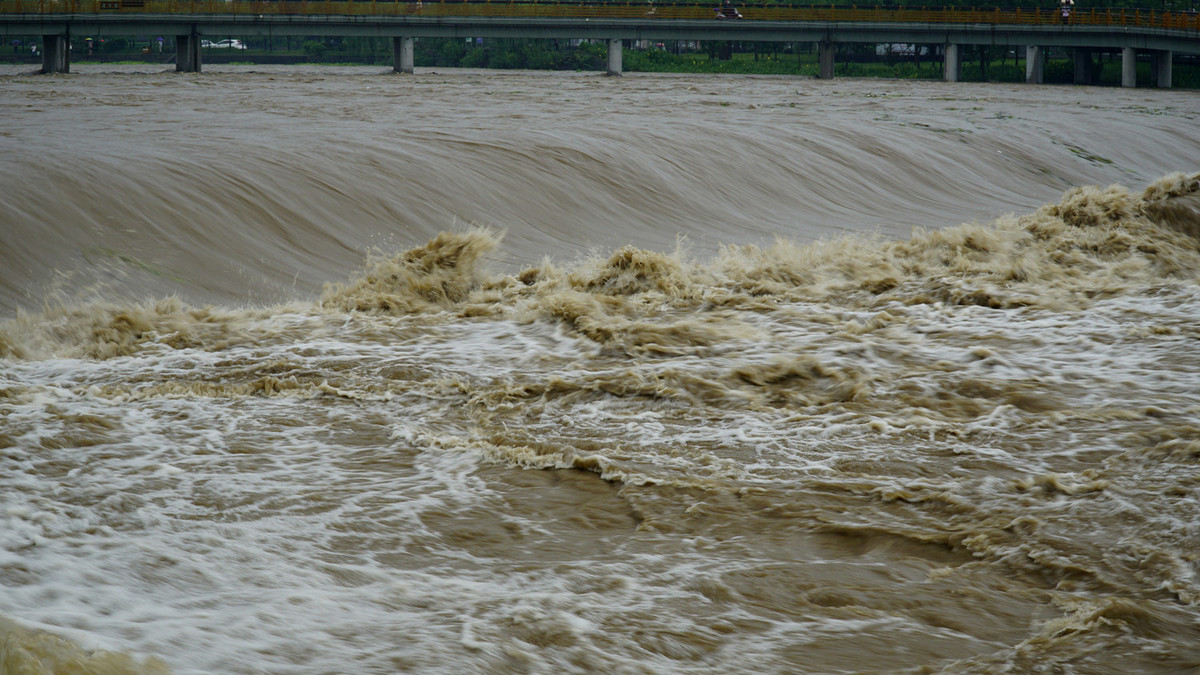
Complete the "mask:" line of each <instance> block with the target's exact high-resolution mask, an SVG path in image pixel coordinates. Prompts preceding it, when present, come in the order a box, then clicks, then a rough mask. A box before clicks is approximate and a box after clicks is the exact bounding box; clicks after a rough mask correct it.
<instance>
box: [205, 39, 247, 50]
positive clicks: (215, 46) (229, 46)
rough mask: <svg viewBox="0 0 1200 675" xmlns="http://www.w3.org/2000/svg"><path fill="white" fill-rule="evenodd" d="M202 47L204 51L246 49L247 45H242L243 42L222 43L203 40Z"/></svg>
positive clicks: (228, 41)
mask: <svg viewBox="0 0 1200 675" xmlns="http://www.w3.org/2000/svg"><path fill="white" fill-rule="evenodd" d="M200 47H201V48H203V49H245V48H246V45H244V44H242V41H241V40H221V41H220V42H212V41H210V40H201V41H200Z"/></svg>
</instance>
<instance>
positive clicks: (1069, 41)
mask: <svg viewBox="0 0 1200 675" xmlns="http://www.w3.org/2000/svg"><path fill="white" fill-rule="evenodd" d="M714 9H715V3H714V6H704V5H696V4H674V3H665V4H664V3H657V2H653V1H648V2H640V3H635V2H614V3H609V2H595V1H588V0H584V1H583V2H571V3H568V2H537V1H531V0H513V1H497V2H492V1H475V0H437V1H434V2H425V1H407V0H406V1H403V2H402V1H399V0H358V1H348V0H311V1H309V0H0V35H3V36H5V37H7V36H12V35H40V36H42V72H44V73H65V72H69V71H70V46H69V45H70V37H71V36H72V35H106V36H117V35H173V36H175V49H176V59H175V63H176V69H177V70H179V71H186V72H200V70H201V66H202V51H201V48H200V44H201V40H202V39H206V38H209V37H213V38H218V39H219V37H225V36H230V35H233V36H242V37H252V36H261V37H272V36H305V35H340V36H346V37H384V38H391V39H392V45H393V55H394V60H393V66H394V69H395V70H396V71H397V72H401V73H411V72H412V71H413V40H414V39H417V38H459V39H462V38H468V37H470V38H568V39H590V40H598V41H603V42H605V43H607V45H608V63H607V72H608V74H609V75H619V74H621V70H622V44H623V41H626V40H656V41H661V40H688V41H704V40H746V41H758V42H793V43H794V42H804V43H816V44H817V45H818V51H817V53H818V64H819V67H818V76H819V77H821V78H832V77H833V71H834V57H835V54H836V46H837V45H839V44H848V43H875V44H882V43H902V44H922V45H941V46H942V53H943V59H944V69H943V73H944V79H945V80H947V81H951V82H956V81H959V79H960V77H961V73H962V56H961V54H962V47H964V46H968V45H988V46H1003V47H1008V48H1013V49H1020V48H1024V49H1025V56H1026V80H1027V81H1028V82H1030V83H1040V82H1041V81H1042V71H1043V62H1042V58H1043V57H1042V55H1043V53H1044V52H1043V50H1044V49H1045V48H1060V49H1069V50H1074V53H1075V56H1076V58H1075V73H1074V75H1075V82H1077V83H1089V82H1091V78H1092V73H1091V72H1090V69H1091V66H1092V60H1091V54H1092V52H1094V51H1097V50H1104V51H1117V52H1120V53H1121V57H1122V58H1121V66H1122V69H1121V83H1122V86H1126V87H1135V86H1137V77H1136V72H1137V71H1136V63H1137V58H1138V55H1139V54H1145V55H1149V56H1150V58H1151V65H1152V72H1153V78H1152V79H1154V80H1155V82H1156V83H1157V85H1158V86H1159V87H1170V86H1171V67H1172V63H1173V58H1174V55H1175V54H1177V53H1178V54H1200V17H1198V16H1197V14H1196V13H1195V12H1167V11H1156V10H1147V9H1120V8H1113V9H1103V8H1102V9H1086V10H1075V11H1073V12H1072V13H1071V14H1070V16H1069V17H1068V19H1067V20H1066V21H1063V20H1062V17H1061V16H1060V15H1059V13H1058V12H1057V11H1056V10H1054V9H1019V8H1016V9H999V8H996V9H977V8H976V9H972V8H949V7H948V8H938V9H926V8H915V7H904V8H896V7H888V8H884V7H873V8H859V7H846V6H841V7H834V6H828V7H817V6H804V7H800V6H787V5H739V6H738V10H739V11H740V13H741V15H742V16H741V18H740V19H736V20H733V19H723V18H720V17H718V16H717V14H716V13H715V12H714Z"/></svg>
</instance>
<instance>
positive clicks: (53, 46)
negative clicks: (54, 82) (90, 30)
mask: <svg viewBox="0 0 1200 675" xmlns="http://www.w3.org/2000/svg"><path fill="white" fill-rule="evenodd" d="M42 72H43V73H46V74H50V73H69V72H71V52H70V41H69V40H67V36H66V35H43V36H42Z"/></svg>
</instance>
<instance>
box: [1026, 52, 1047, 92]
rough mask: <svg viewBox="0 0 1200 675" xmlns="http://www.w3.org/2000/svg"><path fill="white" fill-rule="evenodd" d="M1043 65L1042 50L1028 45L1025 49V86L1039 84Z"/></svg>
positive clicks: (1043, 68)
mask: <svg viewBox="0 0 1200 675" xmlns="http://www.w3.org/2000/svg"><path fill="white" fill-rule="evenodd" d="M1044 66H1045V64H1044V63H1042V48H1041V47H1035V46H1033V45H1029V46H1028V47H1026V48H1025V82H1026V84H1041V83H1042V72H1043V71H1044V70H1045V67H1044Z"/></svg>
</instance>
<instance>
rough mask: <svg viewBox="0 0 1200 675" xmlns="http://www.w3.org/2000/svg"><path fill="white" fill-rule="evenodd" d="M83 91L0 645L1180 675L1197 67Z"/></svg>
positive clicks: (6, 264)
mask: <svg viewBox="0 0 1200 675" xmlns="http://www.w3.org/2000/svg"><path fill="white" fill-rule="evenodd" d="M73 71H74V72H73V73H72V74H70V75H55V76H41V75H35V74H33V73H31V72H30V70H29V68H28V67H27V66H8V67H3V68H2V69H0V151H2V152H0V157H2V158H3V160H2V161H0V185H2V186H3V189H2V190H0V672H4V673H16V672H22V673H24V672H34V673H40V672H66V671H61V670H59V671H56V670H55V668H65V669H67V670H70V671H72V672H77V671H78V670H79V669H82V670H83V672H94V673H125V672H130V673H163V672H172V673H297V674H299V673H401V672H409V673H464V672H470V673H561V672H579V673H583V672H604V673H727V672H765V673H842V672H877V673H905V672H906V673H1001V672H1065V673H1072V672H1074V673H1109V672H1112V673H1124V672H1141V673H1179V672H1192V671H1195V670H1196V669H1200V576H1198V575H1200V548H1197V546H1196V542H1197V541H1200V283H1198V282H1200V173H1198V172H1200V134H1197V133H1196V129H1197V128H1200V97H1197V95H1196V93H1195V92H1186V91H1171V90H1144V89H1138V90H1130V89H1120V90H1116V89H1100V88H1090V87H1058V86H1027V85H1019V86H1018V85H998V84H973V83H941V82H928V81H889V80H882V81H881V80H825V81H821V80H813V79H807V78H783V77H750V76H738V77H724V76H690V75H648V74H626V75H625V76H624V77H620V78H606V77H603V76H600V75H597V74H594V73H535V72H489V71H454V70H445V71H438V70H432V69H424V70H421V69H419V70H418V72H417V74H416V75H414V76H400V75H395V74H392V73H390V72H389V71H388V70H386V69H381V68H363V67H358V68H354V67H310V66H210V67H207V68H206V72H205V73H203V74H181V73H175V72H170V71H165V70H161V69H159V68H157V67H149V66H75V67H73ZM72 669H75V670H72Z"/></svg>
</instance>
